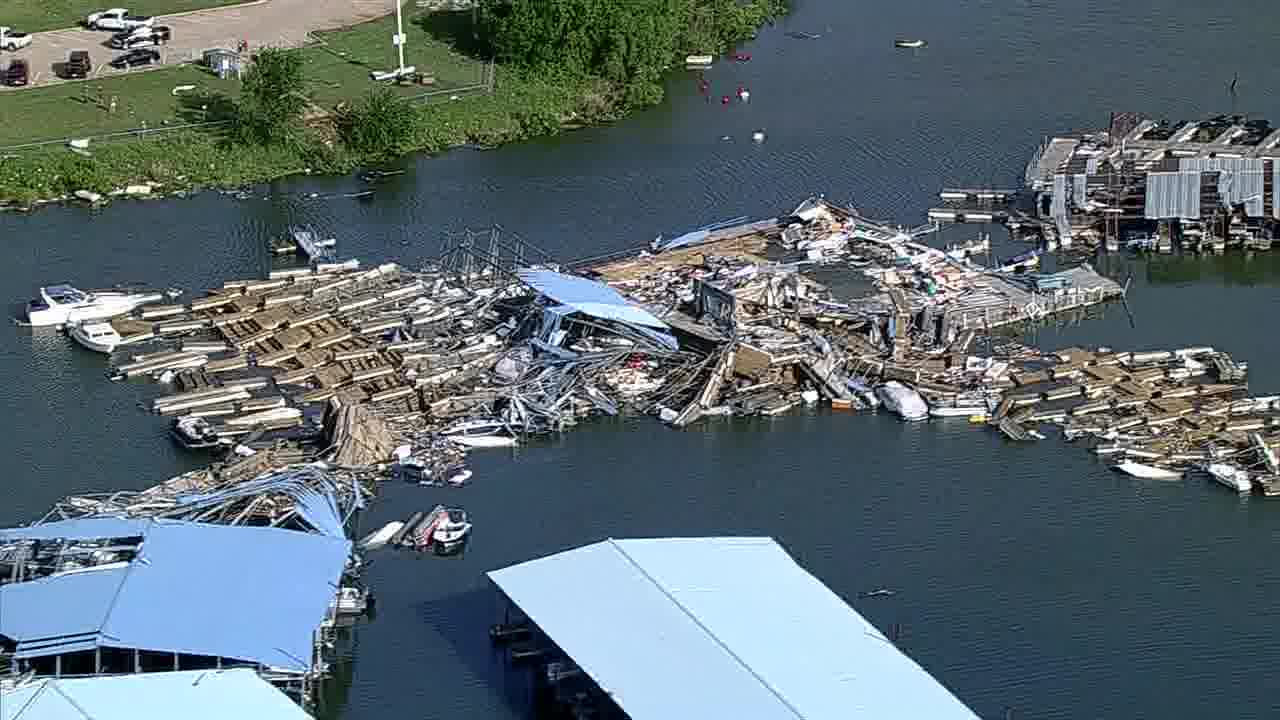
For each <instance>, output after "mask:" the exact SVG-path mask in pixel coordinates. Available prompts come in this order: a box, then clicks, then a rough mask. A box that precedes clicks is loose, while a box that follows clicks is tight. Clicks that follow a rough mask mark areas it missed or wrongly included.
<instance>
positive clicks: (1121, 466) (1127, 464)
mask: <svg viewBox="0 0 1280 720" xmlns="http://www.w3.org/2000/svg"><path fill="white" fill-rule="evenodd" d="M1111 469H1112V470H1119V471H1120V472H1122V473H1124V474H1126V475H1132V476H1133V477H1136V478H1144V479H1146V480H1177V479H1178V478H1180V477H1182V473H1180V472H1178V471H1177V470H1170V469H1168V468H1162V467H1157V466H1155V465H1144V464H1142V463H1136V462H1133V461H1132V460H1126V461H1124V462H1120V463H1116V464H1115V465H1112V466H1111Z"/></svg>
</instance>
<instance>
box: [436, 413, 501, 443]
mask: <svg viewBox="0 0 1280 720" xmlns="http://www.w3.org/2000/svg"><path fill="white" fill-rule="evenodd" d="M440 434H441V435H444V436H445V437H446V438H448V439H449V440H450V441H451V442H455V443H458V444H459V445H465V446H467V447H474V448H497V447H514V446H515V445H516V444H517V441H516V438H515V436H514V435H512V434H511V430H510V429H508V428H507V424H506V423H504V422H502V421H501V420H489V419H481V420H466V421H463V422H460V423H458V424H457V425H454V426H453V427H450V428H447V429H445V430H443V431H441V433H440Z"/></svg>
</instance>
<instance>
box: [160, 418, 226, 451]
mask: <svg viewBox="0 0 1280 720" xmlns="http://www.w3.org/2000/svg"><path fill="white" fill-rule="evenodd" d="M170 432H171V433H172V434H173V437H174V438H176V439H177V441H178V442H180V443H182V446H183V447H185V448H186V449H188V450H200V449H203V448H211V447H218V446H219V445H222V444H223V441H222V438H220V437H218V433H217V432H215V431H214V429H213V426H212V425H211V424H209V421H208V420H205V419H204V418H202V417H198V416H192V415H186V416H183V417H180V418H178V419H177V420H174V422H173V427H172V428H171V429H170Z"/></svg>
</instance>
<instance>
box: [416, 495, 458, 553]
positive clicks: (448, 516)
mask: <svg viewBox="0 0 1280 720" xmlns="http://www.w3.org/2000/svg"><path fill="white" fill-rule="evenodd" d="M470 536H471V522H470V521H469V520H468V519H467V511H466V510H463V509H462V508H449V507H445V506H444V505H437V506H435V508H434V509H432V511H431V512H430V513H428V515H427V517H426V519H425V521H424V522H423V523H422V524H421V525H419V526H418V527H417V529H416V531H415V532H414V535H413V544H414V546H415V547H416V548H417V549H419V550H432V551H434V552H435V553H436V554H438V555H448V554H450V553H453V552H456V551H457V550H459V549H461V548H462V546H463V545H465V544H466V542H467V538H469V537H470Z"/></svg>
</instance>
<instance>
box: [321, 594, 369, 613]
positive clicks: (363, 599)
mask: <svg viewBox="0 0 1280 720" xmlns="http://www.w3.org/2000/svg"><path fill="white" fill-rule="evenodd" d="M329 609H330V610H331V611H333V613H334V614H335V615H363V614H364V613H365V612H366V611H367V610H368V609H369V593H368V592H366V591H364V590H361V589H360V588H353V587H340V588H338V592H337V594H336V595H334V598H333V602H331V603H329Z"/></svg>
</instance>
